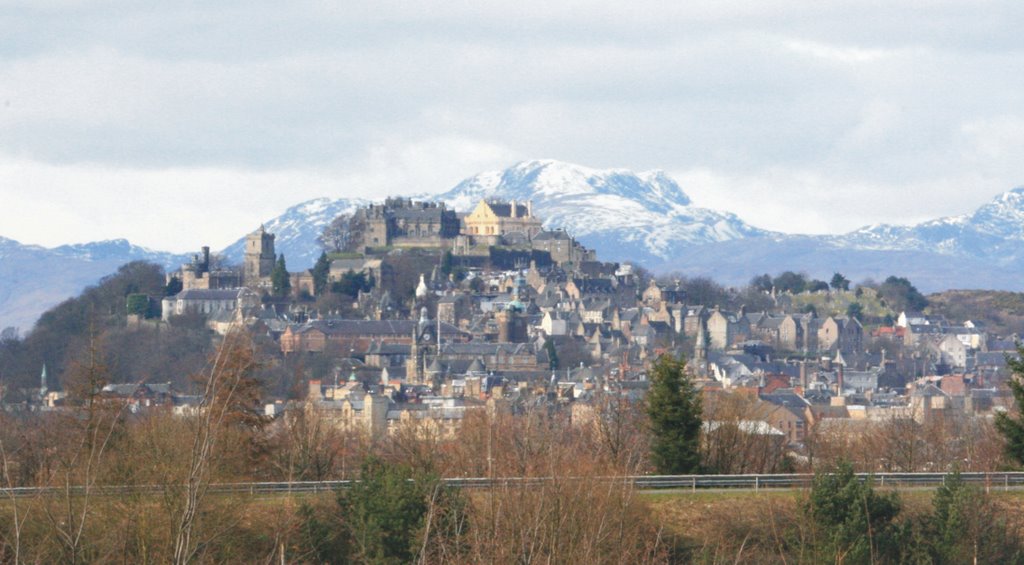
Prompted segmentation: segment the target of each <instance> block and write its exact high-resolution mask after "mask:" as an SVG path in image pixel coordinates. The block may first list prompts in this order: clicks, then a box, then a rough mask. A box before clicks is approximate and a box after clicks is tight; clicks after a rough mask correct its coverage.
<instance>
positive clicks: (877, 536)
mask: <svg viewBox="0 0 1024 565" xmlns="http://www.w3.org/2000/svg"><path fill="white" fill-rule="evenodd" d="M803 510H804V512H805V514H806V515H807V516H808V517H809V518H810V519H811V521H812V523H813V524H814V526H815V527H816V528H818V529H820V533H821V534H822V536H821V537H823V538H824V539H823V540H821V541H819V542H818V543H817V544H815V545H816V547H815V549H817V550H818V552H819V558H820V559H819V560H818V561H819V562H835V563H888V562H895V561H897V559H898V557H899V553H900V549H901V548H900V544H899V538H900V530H899V528H898V524H897V523H896V521H895V520H896V517H897V516H898V515H899V513H900V500H899V495H897V494H896V493H891V494H878V493H877V492H875V490H874V489H873V488H872V487H871V482H870V481H861V480H859V479H858V478H857V476H856V475H855V474H854V472H853V466H852V465H850V463H848V462H843V463H840V464H839V466H838V467H837V468H835V469H834V470H832V472H827V473H819V474H817V475H816V476H815V477H814V485H813V486H812V487H811V493H810V497H809V499H808V500H807V502H806V503H805V505H804V509H803Z"/></svg>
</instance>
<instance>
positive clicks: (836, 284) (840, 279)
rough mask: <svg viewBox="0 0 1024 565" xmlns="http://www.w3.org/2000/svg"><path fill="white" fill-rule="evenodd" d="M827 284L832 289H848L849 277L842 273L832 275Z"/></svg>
mask: <svg viewBox="0 0 1024 565" xmlns="http://www.w3.org/2000/svg"><path fill="white" fill-rule="evenodd" d="M828 284H829V286H831V287H832V290H843V291H846V290H850V279H848V278H846V277H844V276H843V275H842V273H836V274H834V275H832V280H831V281H830V282H829V283H828Z"/></svg>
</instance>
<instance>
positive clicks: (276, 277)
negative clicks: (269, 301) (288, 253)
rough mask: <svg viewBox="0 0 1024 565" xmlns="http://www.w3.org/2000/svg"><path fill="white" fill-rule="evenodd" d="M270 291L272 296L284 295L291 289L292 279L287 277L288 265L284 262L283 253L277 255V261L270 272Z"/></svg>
mask: <svg viewBox="0 0 1024 565" xmlns="http://www.w3.org/2000/svg"><path fill="white" fill-rule="evenodd" d="M270 285H271V291H272V292H273V294H274V296H277V297H279V298H280V297H284V296H288V293H289V292H291V290H292V281H291V280H290V278H289V277H288V266H287V265H286V264H285V262H284V253H282V254H280V255H278V256H277V263H276V264H275V265H274V270H273V271H271V273H270Z"/></svg>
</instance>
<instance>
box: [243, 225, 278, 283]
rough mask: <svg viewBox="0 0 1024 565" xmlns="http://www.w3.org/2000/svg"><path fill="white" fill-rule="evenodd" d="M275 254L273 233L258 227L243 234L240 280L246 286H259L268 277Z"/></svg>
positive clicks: (272, 268)
mask: <svg viewBox="0 0 1024 565" xmlns="http://www.w3.org/2000/svg"><path fill="white" fill-rule="evenodd" d="M276 259H277V255H276V254H275V253H274V234H272V233H269V232H267V230H266V228H264V227H263V226H260V229H258V230H256V231H254V232H252V233H251V234H249V235H247V236H245V260H244V262H243V267H242V282H243V283H245V285H246V286H249V287H256V286H261V283H263V281H266V280H268V279H269V278H270V273H271V272H273V270H274V262H275V261H276Z"/></svg>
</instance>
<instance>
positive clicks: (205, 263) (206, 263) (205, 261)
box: [203, 245, 210, 270]
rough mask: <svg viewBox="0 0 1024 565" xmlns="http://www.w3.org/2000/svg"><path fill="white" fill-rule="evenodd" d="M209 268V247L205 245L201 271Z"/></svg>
mask: <svg viewBox="0 0 1024 565" xmlns="http://www.w3.org/2000/svg"><path fill="white" fill-rule="evenodd" d="M209 268H210V247H209V246H207V245H204V246H203V269H204V270H206V269H209Z"/></svg>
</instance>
